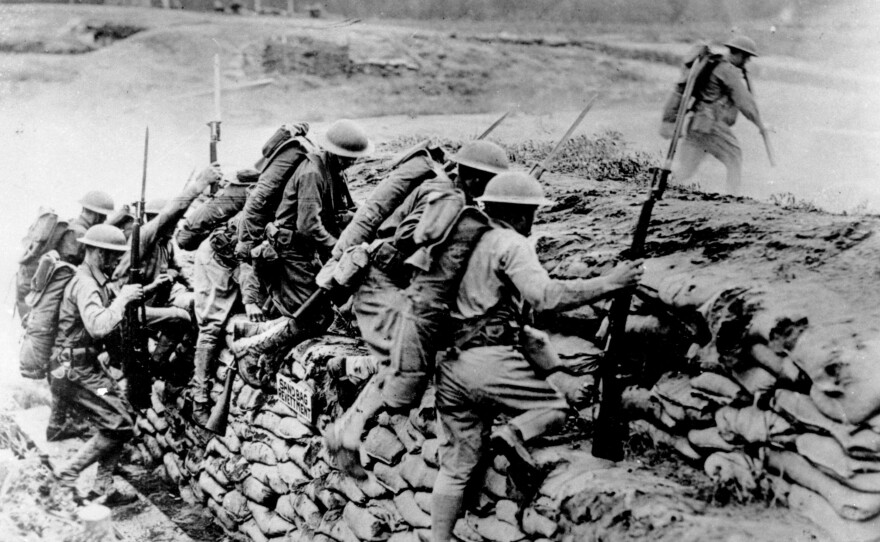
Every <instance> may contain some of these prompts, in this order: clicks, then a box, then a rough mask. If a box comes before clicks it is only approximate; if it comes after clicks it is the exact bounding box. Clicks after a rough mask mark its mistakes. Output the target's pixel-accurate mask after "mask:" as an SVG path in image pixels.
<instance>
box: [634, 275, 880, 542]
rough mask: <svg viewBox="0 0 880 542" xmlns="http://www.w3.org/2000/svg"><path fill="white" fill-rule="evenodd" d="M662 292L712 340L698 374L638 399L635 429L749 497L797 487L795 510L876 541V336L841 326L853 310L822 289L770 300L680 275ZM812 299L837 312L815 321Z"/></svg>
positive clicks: (674, 378) (674, 377)
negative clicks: (701, 323) (772, 486)
mask: <svg viewBox="0 0 880 542" xmlns="http://www.w3.org/2000/svg"><path fill="white" fill-rule="evenodd" d="M655 286H656V288H657V290H658V292H659V296H660V298H661V299H662V300H663V301H664V302H666V303H667V304H668V305H669V306H670V307H675V308H677V309H693V310H696V311H697V312H698V313H699V314H700V315H702V317H703V318H704V319H705V323H706V324H707V325H708V328H709V330H710V331H711V340H710V341H709V342H708V344H704V345H703V346H702V347H698V345H694V347H693V348H692V351H691V360H690V362H691V363H690V366H689V368H688V369H686V370H683V371H681V372H677V373H667V374H665V375H663V376H662V377H661V378H660V379H659V381H657V382H656V383H655V384H654V385H653V387H651V389H646V388H636V387H632V388H629V389H628V390H627V392H626V394H625V395H626V397H625V402H626V404H627V406H628V408H629V409H630V410H631V413H632V415H633V417H636V418H640V420H639V421H637V422H635V425H636V427H640V428H641V429H642V430H643V431H645V432H647V433H649V434H650V435H651V436H652V438H653V439H654V440H655V442H664V443H666V444H669V445H671V446H673V447H674V448H675V449H676V450H678V451H679V452H680V453H681V454H682V455H684V456H686V457H688V458H690V459H691V460H693V461H695V462H699V463H701V464H702V465H703V467H704V469H705V471H706V472H707V473H708V474H709V475H710V476H712V477H714V478H716V479H717V480H718V481H719V482H721V483H728V482H733V483H735V484H736V486H738V487H739V488H740V489H742V490H744V491H746V492H748V491H753V490H755V489H756V487H757V485H758V484H759V483H760V481H761V479H762V478H764V477H765V475H766V473H768V472H769V473H775V474H778V475H780V476H782V477H784V478H785V479H786V480H787V481H788V482H790V483H791V484H792V487H791V491H790V494H789V502H790V503H791V504H792V505H793V506H794V507H795V508H796V509H801V510H803V511H805V512H807V513H808V514H810V516H811V517H814V518H817V517H823V518H829V519H828V521H831V522H834V523H835V525H836V527H838V528H840V529H843V530H845V532H847V533H848V534H845V535H843V538H842V539H846V540H875V539H876V536H878V535H880V519H878V514H880V416H876V414H875V413H876V412H877V407H878V404H880V403H878V402H880V385H878V382H880V357H878V356H877V354H878V351H877V350H876V349H875V348H873V347H872V345H873V344H874V343H873V341H872V340H871V339H870V337H872V336H873V334H872V332H871V331H870V330H864V329H859V328H857V327H856V326H858V325H864V324H859V323H856V322H855V321H854V320H853V319H852V318H846V317H845V316H838V315H845V313H846V308H845V303H842V302H841V301H840V300H839V299H836V297H835V296H834V295H833V294H832V293H830V292H827V291H825V290H823V289H822V288H821V287H817V286H816V285H809V286H807V287H805V288H804V289H803V291H800V292H799V291H796V290H794V289H791V290H782V289H780V290H779V291H774V292H769V291H766V290H765V289H761V288H757V287H750V286H748V285H745V286H741V285H736V284H735V283H733V282H731V281H730V280H726V279H725V277H721V276H708V275H701V276H695V275H687V274H679V275H672V276H667V277H665V278H663V279H659V280H658V281H657V284H656V285H655ZM804 299H809V300H810V302H811V304H810V305H809V306H821V307H823V308H824V309H825V310H826V313H824V314H821V315H815V314H810V315H807V314H805V313H804V312H803V307H804V306H806V305H805V304H804V303H803V300H804ZM817 301H818V303H817ZM838 309H842V310H839V311H838ZM866 336H867V337H868V338H867V339H866V338H865V337H866ZM823 509H824V513H822V512H823ZM831 510H833V511H834V512H835V514H832V513H831V512H830V511H831ZM831 516H836V517H831ZM820 524H821V523H820Z"/></svg>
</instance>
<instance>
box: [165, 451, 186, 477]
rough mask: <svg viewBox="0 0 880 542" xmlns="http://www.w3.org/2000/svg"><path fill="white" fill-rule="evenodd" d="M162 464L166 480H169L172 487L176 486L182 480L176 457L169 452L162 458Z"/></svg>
mask: <svg viewBox="0 0 880 542" xmlns="http://www.w3.org/2000/svg"><path fill="white" fill-rule="evenodd" d="M162 462H163V463H164V464H165V473H166V474H167V475H168V478H170V479H171V481H172V482H173V483H174V485H177V484H178V483H179V482H180V480H181V479H182V478H183V474H182V473H181V472H180V465H179V463H178V459H177V455H176V454H174V453H171V452H169V453H167V454H165V457H163V458H162Z"/></svg>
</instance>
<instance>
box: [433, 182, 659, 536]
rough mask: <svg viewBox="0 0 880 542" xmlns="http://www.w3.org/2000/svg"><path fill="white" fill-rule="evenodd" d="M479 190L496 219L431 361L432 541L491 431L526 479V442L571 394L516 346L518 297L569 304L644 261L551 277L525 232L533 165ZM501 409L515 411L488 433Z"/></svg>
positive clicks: (541, 307) (470, 263)
mask: <svg viewBox="0 0 880 542" xmlns="http://www.w3.org/2000/svg"><path fill="white" fill-rule="evenodd" d="M477 199H478V200H479V201H481V202H483V204H484V205H485V212H486V214H487V215H488V216H489V217H490V218H491V220H492V223H491V224H492V226H493V227H492V228H491V229H489V230H488V231H486V232H485V233H484V234H483V235H482V236H481V237H480V238H479V240H478V241H477V242H476V248H474V250H473V252H472V253H471V254H470V258H469V259H468V260H467V263H466V266H465V270H464V271H463V277H462V279H461V281H460V286H459V288H458V289H457V292H456V294H457V299H456V300H455V301H454V309H455V312H456V317H457V320H456V325H455V326H454V327H453V329H454V330H455V333H454V342H453V344H451V345H450V346H452V347H453V348H449V349H448V350H446V352H445V353H444V354H441V356H439V357H438V362H437V377H436V383H437V392H436V393H437V395H436V405H437V413H438V418H439V421H440V425H441V432H440V439H441V442H440V456H439V457H440V472H439V474H438V476H437V479H436V482H435V484H434V490H433V498H432V505H431V506H432V508H431V521H432V537H433V540H434V542H448V541H449V540H451V539H452V528H453V526H454V525H455V521H456V519H457V518H458V516H459V513H460V510H461V506H462V502H463V499H464V491H465V487H466V486H467V484H468V482H469V481H470V477H471V475H472V474H473V472H474V471H475V469H476V467H477V464H478V463H479V461H480V459H481V455H482V451H483V449H484V448H485V447H486V445H487V444H488V442H487V441H489V440H490V438H491V440H492V442H493V444H494V445H495V447H496V448H498V449H499V450H500V451H502V452H504V453H505V454H506V455H507V456H508V458H509V459H510V461H511V465H512V472H516V473H518V475H519V476H522V477H524V478H525V479H526V480H533V479H534V474H535V467H534V464H533V461H532V459H531V457H530V454H529V453H528V451H527V450H526V448H525V442H527V441H529V440H531V439H534V438H535V437H537V436H539V435H541V434H543V433H545V432H546V431H548V430H550V429H551V428H553V427H556V426H558V425H560V424H561V423H562V422H563V421H564V420H565V416H566V410H567V409H568V408H569V407H568V403H567V401H566V399H565V398H564V397H563V395H562V394H561V393H559V392H558V391H556V389H555V388H554V387H553V386H551V385H550V384H549V383H548V382H547V379H546V378H545V377H546V375H547V372H548V371H552V370H553V368H548V367H546V364H540V367H536V365H539V363H538V362H536V361H535V360H534V359H532V357H534V356H530V357H529V358H528V359H527V357H526V354H527V350H525V349H524V348H523V347H522V341H523V337H522V332H526V333H528V332H530V331H532V330H531V328H529V327H528V325H527V323H526V322H524V321H523V314H524V312H528V311H524V308H525V307H524V305H527V306H528V307H530V308H531V309H533V310H535V311H558V312H562V311H566V310H570V309H574V308H577V307H580V306H582V305H586V304H588V303H592V302H594V301H597V300H599V299H601V298H603V297H606V296H608V295H610V294H613V293H614V292H616V291H618V290H620V289H622V288H628V287H632V286H635V285H636V284H637V283H638V282H639V280H640V278H641V275H642V265H641V261H634V262H626V263H623V264H620V265H618V266H617V267H615V268H614V269H613V270H612V271H611V272H609V273H608V274H606V275H603V276H600V277H597V278H592V279H574V280H554V279H551V278H550V277H549V275H548V273H547V271H546V270H545V269H544V268H543V267H542V266H541V263H540V262H539V261H538V256H537V254H536V253H535V249H534V248H533V246H532V244H531V243H530V242H529V240H528V239H527V236H528V235H529V233H530V232H531V228H532V223H533V221H534V218H535V212H536V210H537V208H538V207H539V206H541V205H547V204H549V203H552V202H550V201H549V200H547V199H546V198H545V197H544V190H543V188H542V187H541V185H540V183H539V182H538V180H537V179H535V178H534V177H532V176H531V175H528V174H526V173H519V172H508V173H502V174H500V175H498V176H496V177H495V178H494V179H492V180H491V181H489V184H488V185H487V186H486V189H485V191H484V192H483V195H482V196H481V197H479V198H477ZM556 374H557V375H559V376H567V375H565V374H563V373H558V372H557V373H556ZM548 378H549V377H548ZM572 378H573V377H572ZM501 413H503V414H506V415H508V416H511V417H512V418H511V420H510V422H509V423H508V424H507V425H504V426H502V427H501V428H499V430H498V431H496V432H495V433H493V434H491V437H490V431H491V430H492V425H493V421H494V419H495V417H496V415H498V414H501Z"/></svg>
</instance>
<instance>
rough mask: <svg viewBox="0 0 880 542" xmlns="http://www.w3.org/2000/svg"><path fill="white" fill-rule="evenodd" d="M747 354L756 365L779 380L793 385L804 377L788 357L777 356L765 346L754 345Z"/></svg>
mask: <svg viewBox="0 0 880 542" xmlns="http://www.w3.org/2000/svg"><path fill="white" fill-rule="evenodd" d="M749 353H750V354H751V356H752V359H753V360H755V362H756V363H757V364H759V365H760V366H761V367H763V368H764V369H767V370H768V371H770V372H771V373H772V374H773V375H775V376H776V377H778V378H779V379H780V380H783V381H786V382H789V383H792V384H794V383H798V382H800V381H801V380H803V378H804V377H806V375H804V374H802V373H801V370H800V369H799V368H798V366H797V365H795V363H794V361H793V360H792V359H791V358H790V357H788V356H783V355H779V354H777V353H776V352H774V351H773V350H772V349H771V348H770V347H769V346H767V345H766V344H760V343H759V344H755V345H754V346H752V349H751V351H750V352H749Z"/></svg>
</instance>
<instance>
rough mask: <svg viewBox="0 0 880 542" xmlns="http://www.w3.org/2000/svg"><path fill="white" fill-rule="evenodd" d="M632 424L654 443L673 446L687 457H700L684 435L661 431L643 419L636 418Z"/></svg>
mask: <svg viewBox="0 0 880 542" xmlns="http://www.w3.org/2000/svg"><path fill="white" fill-rule="evenodd" d="M632 425H633V427H634V428H635V429H636V430H638V431H641V432H643V433H646V434H647V435H648V436H650V437H651V440H652V441H653V442H654V444H655V445H660V444H665V445H666V446H669V447H671V448H673V449H674V450H675V451H677V452H678V453H680V454H681V455H683V456H685V457H687V458H688V459H694V460H697V459H700V458H701V457H702V456H700V454H698V453H697V452H696V451H695V450H694V449H693V447H692V446H691V444H690V442H688V440H687V439H686V438H684V437H680V436H678V435H672V434H670V433H667V432H666V431H663V430H662V429H660V428H659V427H657V426H655V425H654V424H651V423H648V422H646V421H645V420H636V421H635V422H633V423H632Z"/></svg>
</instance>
